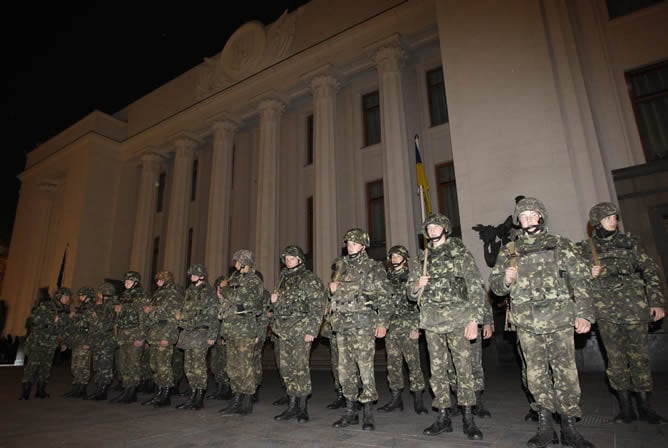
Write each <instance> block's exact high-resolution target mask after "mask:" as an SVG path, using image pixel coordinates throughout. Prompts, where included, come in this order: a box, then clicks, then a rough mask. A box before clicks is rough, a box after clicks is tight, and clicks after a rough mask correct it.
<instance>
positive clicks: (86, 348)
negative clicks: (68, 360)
mask: <svg viewBox="0 0 668 448" xmlns="http://www.w3.org/2000/svg"><path fill="white" fill-rule="evenodd" d="M81 348H82V349H84V350H90V345H85V344H84V345H82V346H81Z"/></svg>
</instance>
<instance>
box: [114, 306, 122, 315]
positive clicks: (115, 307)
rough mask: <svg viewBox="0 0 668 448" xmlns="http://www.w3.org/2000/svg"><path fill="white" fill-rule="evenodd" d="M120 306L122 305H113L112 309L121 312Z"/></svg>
mask: <svg viewBox="0 0 668 448" xmlns="http://www.w3.org/2000/svg"><path fill="white" fill-rule="evenodd" d="M121 308H123V305H114V311H115V312H116V313H120V312H121Z"/></svg>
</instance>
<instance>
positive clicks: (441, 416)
mask: <svg viewBox="0 0 668 448" xmlns="http://www.w3.org/2000/svg"><path fill="white" fill-rule="evenodd" d="M449 413H450V412H449V410H448V408H440V409H439V410H438V414H436V421H435V422H434V423H433V424H432V425H431V426H429V427H428V428H425V430H424V431H422V434H424V435H425V436H435V435H437V434H440V433H442V432H452V421H450V416H449Z"/></svg>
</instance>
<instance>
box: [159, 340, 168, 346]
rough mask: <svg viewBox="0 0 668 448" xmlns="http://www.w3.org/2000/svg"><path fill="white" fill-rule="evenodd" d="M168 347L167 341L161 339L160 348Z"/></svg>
mask: <svg viewBox="0 0 668 448" xmlns="http://www.w3.org/2000/svg"><path fill="white" fill-rule="evenodd" d="M168 345H169V342H167V339H160V347H167V346H168Z"/></svg>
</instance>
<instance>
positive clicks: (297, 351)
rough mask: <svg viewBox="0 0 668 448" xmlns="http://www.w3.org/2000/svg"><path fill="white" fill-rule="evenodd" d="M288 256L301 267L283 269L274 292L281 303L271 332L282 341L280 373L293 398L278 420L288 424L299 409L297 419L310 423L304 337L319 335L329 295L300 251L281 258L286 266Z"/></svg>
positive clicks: (308, 353) (307, 352) (290, 250)
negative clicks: (307, 404)
mask: <svg viewBox="0 0 668 448" xmlns="http://www.w3.org/2000/svg"><path fill="white" fill-rule="evenodd" d="M286 256H293V257H296V258H298V259H299V264H297V265H296V266H294V267H292V268H288V267H287V266H286V267H284V268H283V270H282V271H281V277H280V280H279V282H278V286H277V287H276V289H275V291H274V292H275V293H277V294H278V299H277V301H276V303H275V304H274V306H273V309H274V321H273V323H272V331H273V332H274V333H276V335H277V336H278V337H279V339H280V343H279V350H280V355H279V362H280V366H279V369H280V373H281V377H282V378H283V383H284V384H285V387H286V391H287V394H288V396H289V397H290V403H289V406H288V410H286V412H284V413H283V414H281V415H279V416H276V418H277V419H278V420H288V419H290V418H292V417H298V414H299V411H298V409H301V411H302V416H301V417H298V419H299V420H308V415H307V414H305V412H306V400H307V397H308V396H309V395H310V394H311V371H310V368H309V359H310V356H311V344H312V342H305V341H304V337H305V336H306V335H311V336H313V337H315V336H317V335H318V330H319V328H320V323H321V322H322V316H323V314H324V309H325V300H326V294H325V287H324V285H323V284H322V281H320V279H319V278H318V276H317V275H315V274H314V273H313V272H311V271H309V270H308V269H306V266H304V263H303V261H304V253H303V251H302V250H301V248H299V247H297V246H288V247H287V248H286V249H285V251H284V252H283V254H282V255H281V259H282V261H283V263H284V264H285V258H286ZM281 416H282V418H279V417H281Z"/></svg>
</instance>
